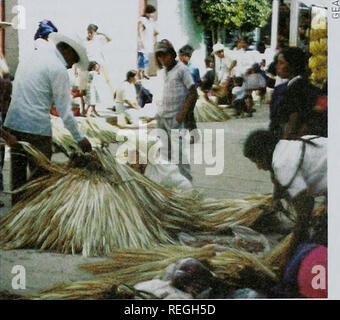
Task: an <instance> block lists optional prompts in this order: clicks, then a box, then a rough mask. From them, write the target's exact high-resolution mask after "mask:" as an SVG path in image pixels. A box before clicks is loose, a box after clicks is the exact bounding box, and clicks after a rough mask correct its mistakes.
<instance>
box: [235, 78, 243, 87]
mask: <svg viewBox="0 0 340 320" xmlns="http://www.w3.org/2000/svg"><path fill="white" fill-rule="evenodd" d="M234 83H235V84H238V85H240V86H242V85H243V78H242V77H235V78H234Z"/></svg>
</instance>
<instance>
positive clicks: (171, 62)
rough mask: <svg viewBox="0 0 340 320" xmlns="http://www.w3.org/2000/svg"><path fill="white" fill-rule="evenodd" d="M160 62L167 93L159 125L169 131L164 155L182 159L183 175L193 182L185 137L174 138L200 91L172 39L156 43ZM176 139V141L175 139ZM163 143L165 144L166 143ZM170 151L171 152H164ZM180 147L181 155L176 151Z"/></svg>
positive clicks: (164, 93) (182, 125)
mask: <svg viewBox="0 0 340 320" xmlns="http://www.w3.org/2000/svg"><path fill="white" fill-rule="evenodd" d="M155 52H156V62H157V64H158V66H159V67H160V68H164V70H162V71H164V73H163V79H164V83H163V91H162V92H163V96H162V101H161V104H160V106H159V110H158V114H157V120H158V127H159V128H160V129H163V130H165V131H166V132H167V136H168V141H164V144H167V146H169V147H168V148H165V149H164V148H163V150H161V154H162V155H163V157H166V158H167V159H168V160H171V159H173V158H175V159H178V160H179V161H178V162H179V163H178V167H179V170H180V172H181V174H182V175H183V176H185V177H186V178H187V179H189V181H192V176H191V172H190V165H189V164H188V161H186V160H187V159H186V155H185V154H183V153H182V139H181V137H178V140H176V139H170V137H171V131H172V130H173V129H183V128H184V120H185V118H186V115H187V113H188V112H189V111H190V110H193V108H194V106H195V104H196V101H197V90H196V88H195V83H194V81H193V79H192V77H191V74H190V71H189V69H188V68H187V67H186V66H185V65H184V64H183V63H180V62H178V61H177V60H176V56H177V54H176V51H175V50H174V47H173V45H172V44H171V42H170V41H169V40H166V39H163V40H161V41H160V42H158V43H157V45H156V50H155ZM175 140H176V141H175ZM164 144H163V145H164ZM164 150H165V151H168V152H167V154H164V153H165V152H164ZM176 150H178V152H179V154H178V158H177V157H176V155H175V154H174V152H176Z"/></svg>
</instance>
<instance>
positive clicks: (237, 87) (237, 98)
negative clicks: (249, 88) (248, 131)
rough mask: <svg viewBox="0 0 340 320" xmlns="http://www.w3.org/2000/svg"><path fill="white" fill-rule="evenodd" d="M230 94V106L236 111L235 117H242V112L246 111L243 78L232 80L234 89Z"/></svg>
mask: <svg viewBox="0 0 340 320" xmlns="http://www.w3.org/2000/svg"><path fill="white" fill-rule="evenodd" d="M231 94H232V95H233V98H232V106H233V107H234V108H235V110H236V115H237V116H241V117H242V118H243V117H244V111H245V109H246V106H245V101H244V97H245V95H246V94H245V90H244V86H243V78H242V77H235V78H234V87H233V89H232V91H231Z"/></svg>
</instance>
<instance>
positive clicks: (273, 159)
mask: <svg viewBox="0 0 340 320" xmlns="http://www.w3.org/2000/svg"><path fill="white" fill-rule="evenodd" d="M243 152H244V155H245V157H247V158H249V159H250V160H251V161H252V162H254V163H255V164H256V166H257V168H258V169H260V170H268V171H270V172H271V174H272V181H273V183H274V194H273V198H274V201H277V200H279V199H281V198H286V199H287V200H288V201H289V202H290V203H291V204H292V205H293V207H294V209H295V211H296V215H297V216H296V217H297V219H296V224H295V227H294V229H293V238H292V240H291V249H292V250H294V248H295V247H296V246H297V245H299V244H301V243H303V242H306V241H309V240H310V239H309V234H308V228H309V222H310V220H311V215H312V211H313V209H314V198H315V197H318V196H325V197H326V196H327V138H324V137H318V136H303V137H302V138H300V139H298V140H280V141H277V139H276V138H275V136H274V135H273V134H272V133H271V132H270V131H266V130H258V131H255V132H252V133H251V134H250V135H249V136H248V138H247V139H246V142H245V144H244V150H243Z"/></svg>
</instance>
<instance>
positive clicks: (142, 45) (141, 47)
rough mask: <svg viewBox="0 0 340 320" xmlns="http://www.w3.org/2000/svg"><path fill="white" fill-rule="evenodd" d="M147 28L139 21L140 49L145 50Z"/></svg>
mask: <svg viewBox="0 0 340 320" xmlns="http://www.w3.org/2000/svg"><path fill="white" fill-rule="evenodd" d="M144 29H145V27H144V24H143V23H142V21H138V26H137V31H138V32H137V34H138V42H139V47H140V49H144V35H143V31H144Z"/></svg>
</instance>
